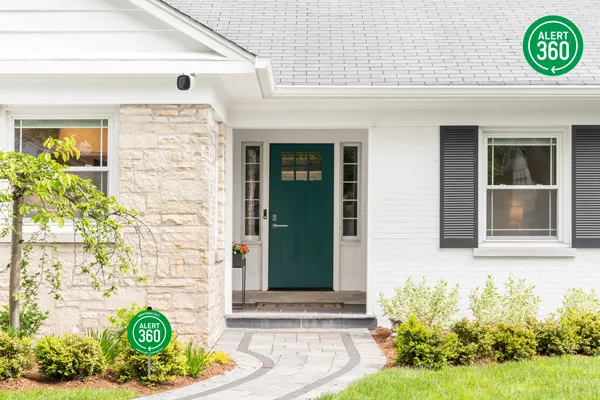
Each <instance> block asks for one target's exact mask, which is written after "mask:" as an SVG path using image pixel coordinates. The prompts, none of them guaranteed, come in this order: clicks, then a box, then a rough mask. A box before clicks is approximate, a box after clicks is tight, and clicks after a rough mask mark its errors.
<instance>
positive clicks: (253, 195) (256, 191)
mask: <svg viewBox="0 0 600 400" xmlns="http://www.w3.org/2000/svg"><path fill="white" fill-rule="evenodd" d="M246 199H248V200H258V199H260V183H258V182H246Z"/></svg>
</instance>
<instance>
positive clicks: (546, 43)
mask: <svg viewBox="0 0 600 400" xmlns="http://www.w3.org/2000/svg"><path fill="white" fill-rule="evenodd" d="M523 53H525V59H526V60H527V62H528V63H529V65H531V67H532V68H533V69H535V70H536V71H537V72H539V73H540V74H544V75H550V76H558V75H563V74H566V73H567V72H569V71H570V70H572V69H573V68H575V66H576V65H577V63H578V62H579V60H581V55H582V54H583V37H582V36H581V32H580V31H579V29H578V28H577V26H575V24H574V23H572V22H571V21H569V20H568V19H566V18H564V17H558V16H553V15H550V16H547V17H543V18H540V19H538V20H537V21H535V22H534V23H533V24H531V26H530V27H529V29H527V32H526V33H525V37H524V38H523Z"/></svg>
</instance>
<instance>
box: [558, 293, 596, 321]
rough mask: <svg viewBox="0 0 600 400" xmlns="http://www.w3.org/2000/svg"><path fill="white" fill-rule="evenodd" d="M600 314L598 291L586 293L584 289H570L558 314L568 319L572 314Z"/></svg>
mask: <svg viewBox="0 0 600 400" xmlns="http://www.w3.org/2000/svg"><path fill="white" fill-rule="evenodd" d="M585 313H600V300H599V299H598V296H597V295H596V291H595V290H594V289H591V290H590V292H589V293H586V291H585V290H583V289H569V290H567V292H566V293H565V296H564V298H563V301H562V305H561V307H560V308H559V309H558V314H559V316H561V317H567V316H568V315H570V314H585Z"/></svg>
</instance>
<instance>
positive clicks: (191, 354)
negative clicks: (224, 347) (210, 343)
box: [185, 340, 214, 378]
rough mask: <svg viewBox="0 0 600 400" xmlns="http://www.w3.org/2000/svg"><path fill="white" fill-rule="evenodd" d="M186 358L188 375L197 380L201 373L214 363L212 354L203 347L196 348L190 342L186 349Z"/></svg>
mask: <svg viewBox="0 0 600 400" xmlns="http://www.w3.org/2000/svg"><path fill="white" fill-rule="evenodd" d="M185 356H186V359H187V368H188V375H189V376H191V377H192V378H197V377H198V375H200V372H202V371H204V370H205V369H206V368H208V367H209V366H210V365H211V364H212V363H213V362H214V359H213V358H212V354H211V353H208V352H206V351H205V350H204V348H203V347H200V346H195V345H194V343H193V342H192V341H191V340H190V342H189V343H188V344H187V346H186V347H185Z"/></svg>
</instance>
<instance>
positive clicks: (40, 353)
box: [35, 334, 105, 380]
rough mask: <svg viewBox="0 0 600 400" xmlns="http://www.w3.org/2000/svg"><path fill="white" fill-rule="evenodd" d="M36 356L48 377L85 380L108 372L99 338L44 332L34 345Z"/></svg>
mask: <svg viewBox="0 0 600 400" xmlns="http://www.w3.org/2000/svg"><path fill="white" fill-rule="evenodd" d="M35 360H36V362H37V363H38V365H39V367H40V371H41V372H42V374H43V375H44V376H45V377H46V378H48V379H64V380H72V379H81V380H84V379H86V378H90V377H92V376H94V375H102V374H104V372H105V360H104V357H103V356H102V349H101V348H100V345H99V344H98V342H97V341H96V340H94V339H93V338H91V337H84V336H80V335H69V334H65V335H63V336H60V337H58V336H54V335H48V336H44V337H43V338H41V339H40V340H39V341H38V343H37V346H36V348H35Z"/></svg>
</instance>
